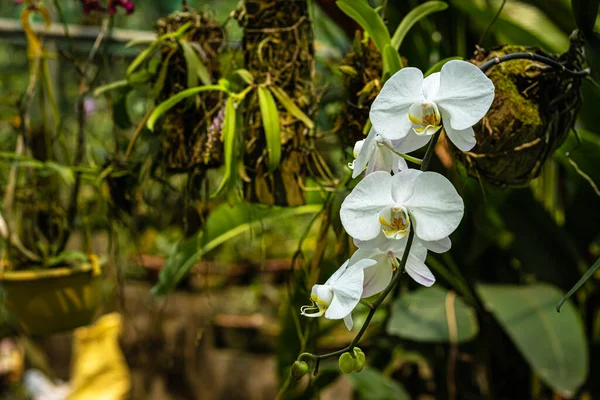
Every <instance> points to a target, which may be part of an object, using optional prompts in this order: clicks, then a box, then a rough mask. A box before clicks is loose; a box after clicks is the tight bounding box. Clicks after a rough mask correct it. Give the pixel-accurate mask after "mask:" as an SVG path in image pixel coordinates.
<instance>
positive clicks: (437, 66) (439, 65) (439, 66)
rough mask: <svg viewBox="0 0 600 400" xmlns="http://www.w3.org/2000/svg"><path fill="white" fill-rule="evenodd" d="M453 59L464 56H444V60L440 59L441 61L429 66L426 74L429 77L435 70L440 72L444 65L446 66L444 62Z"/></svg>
mask: <svg viewBox="0 0 600 400" xmlns="http://www.w3.org/2000/svg"><path fill="white" fill-rule="evenodd" d="M452 60H464V58H462V57H448V58H444V59H443V60H440V61H438V62H436V63H435V64H433V65H432V66H431V68H429V69H428V70H427V72H425V74H424V76H425V77H427V76H429V75H431V74H433V73H435V72H440V71H441V70H442V67H443V66H444V64H446V63H447V62H448V61H452Z"/></svg>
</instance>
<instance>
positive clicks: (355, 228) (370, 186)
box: [340, 171, 405, 240]
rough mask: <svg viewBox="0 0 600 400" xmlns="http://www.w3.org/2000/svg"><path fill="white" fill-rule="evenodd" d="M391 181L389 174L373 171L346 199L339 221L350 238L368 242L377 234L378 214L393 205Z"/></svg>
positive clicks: (379, 225) (378, 229) (379, 226)
mask: <svg viewBox="0 0 600 400" xmlns="http://www.w3.org/2000/svg"><path fill="white" fill-rule="evenodd" d="M404 172H405V171H403V173H404ZM399 175H400V174H398V175H395V176H399ZM391 180H392V175H390V173H389V172H384V171H375V172H373V173H372V174H369V175H367V176H366V177H364V178H363V180H362V181H360V182H359V183H358V185H356V187H355V188H354V189H353V190H352V192H350V194H349V195H348V196H347V197H346V199H345V200H344V202H343V203H342V207H341V210H340V219H341V220H342V225H343V226H344V229H346V232H348V234H349V235H350V236H352V237H353V238H355V239H359V240H370V239H374V238H375V237H376V236H377V235H378V234H379V232H380V231H381V224H380V223H379V219H378V217H379V212H380V211H381V209H382V208H384V207H386V206H390V205H391V204H393V203H394V200H393V199H392V194H391V190H390V188H391Z"/></svg>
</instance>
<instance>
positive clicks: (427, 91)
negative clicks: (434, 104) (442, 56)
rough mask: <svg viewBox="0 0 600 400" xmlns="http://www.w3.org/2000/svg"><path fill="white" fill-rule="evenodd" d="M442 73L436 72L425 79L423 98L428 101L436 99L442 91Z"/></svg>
mask: <svg viewBox="0 0 600 400" xmlns="http://www.w3.org/2000/svg"><path fill="white" fill-rule="evenodd" d="M440 75H441V74H440V73H439V72H434V73H433V74H431V75H429V76H428V77H426V78H425V79H423V97H425V98H426V99H427V100H431V99H432V98H435V96H436V94H437V92H439V90H440Z"/></svg>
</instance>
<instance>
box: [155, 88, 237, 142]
mask: <svg viewBox="0 0 600 400" xmlns="http://www.w3.org/2000/svg"><path fill="white" fill-rule="evenodd" d="M210 90H218V91H221V92H227V91H226V90H225V88H224V87H222V86H220V85H209V86H198V87H193V88H190V89H186V90H182V91H181V92H179V93H177V94H175V95H173V96H171V97H169V98H168V99H167V100H165V101H163V102H162V103H160V104H159V105H158V106H156V108H155V109H154V111H153V112H152V114H151V115H150V117H149V118H148V122H147V124H146V126H147V127H148V129H150V130H151V131H153V130H154V125H155V124H156V121H157V120H158V119H159V118H160V117H161V116H162V115H163V114H164V113H166V112H167V111H169V110H170V109H171V108H173V107H174V106H175V104H177V103H179V102H180V101H182V100H183V99H186V98H188V97H190V96H195V95H197V94H198V93H201V92H208V91H210Z"/></svg>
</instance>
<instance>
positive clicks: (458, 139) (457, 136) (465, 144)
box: [444, 124, 477, 151]
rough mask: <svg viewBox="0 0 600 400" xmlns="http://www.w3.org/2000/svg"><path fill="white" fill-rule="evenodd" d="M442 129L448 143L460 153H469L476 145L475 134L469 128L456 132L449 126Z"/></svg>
mask: <svg viewBox="0 0 600 400" xmlns="http://www.w3.org/2000/svg"><path fill="white" fill-rule="evenodd" d="M444 129H445V130H446V135H448V139H450V141H451V142H452V143H454V145H455V146H456V147H458V148H459V149H461V150H462V151H469V150H471V149H472V148H473V147H475V145H476V144H477V140H475V132H474V131H473V128H471V127H469V128H467V129H462V130H457V129H453V128H452V127H451V126H450V125H449V124H446V125H444Z"/></svg>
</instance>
